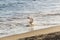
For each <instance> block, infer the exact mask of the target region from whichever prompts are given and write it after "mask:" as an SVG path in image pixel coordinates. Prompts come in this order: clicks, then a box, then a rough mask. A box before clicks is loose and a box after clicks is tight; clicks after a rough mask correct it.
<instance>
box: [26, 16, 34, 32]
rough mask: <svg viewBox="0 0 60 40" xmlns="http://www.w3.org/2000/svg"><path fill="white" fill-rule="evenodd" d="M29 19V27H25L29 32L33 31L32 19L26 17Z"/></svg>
mask: <svg viewBox="0 0 60 40" xmlns="http://www.w3.org/2000/svg"><path fill="white" fill-rule="evenodd" d="M27 18H28V19H29V21H28V23H29V25H27V26H28V27H30V31H32V30H34V29H33V18H32V17H27Z"/></svg>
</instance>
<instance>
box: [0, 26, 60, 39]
mask: <svg viewBox="0 0 60 40" xmlns="http://www.w3.org/2000/svg"><path fill="white" fill-rule="evenodd" d="M59 31H60V25H59V26H54V27H50V28H46V29H40V30H35V31H31V32H27V33H23V34H17V35H12V36H7V37H2V38H0V40H17V39H19V38H25V37H31V36H36V35H42V34H49V33H54V32H59Z"/></svg>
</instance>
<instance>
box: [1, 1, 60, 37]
mask: <svg viewBox="0 0 60 40" xmlns="http://www.w3.org/2000/svg"><path fill="white" fill-rule="evenodd" d="M28 16H30V17H32V18H33V20H34V22H33V24H34V26H33V30H39V29H44V28H48V27H51V26H56V25H60V18H59V17H60V0H0V37H5V36H9V35H15V34H21V33H25V32H30V31H31V27H27V26H26V25H28V20H27V17H28Z"/></svg>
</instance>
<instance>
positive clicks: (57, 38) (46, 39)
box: [18, 32, 60, 40]
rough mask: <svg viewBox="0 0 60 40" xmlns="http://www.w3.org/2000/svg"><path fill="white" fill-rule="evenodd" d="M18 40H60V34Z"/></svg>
mask: <svg viewBox="0 0 60 40" xmlns="http://www.w3.org/2000/svg"><path fill="white" fill-rule="evenodd" d="M18 40H60V32H55V33H49V34H44V35H37V36H32V37H27V38H22V39H18Z"/></svg>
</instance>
